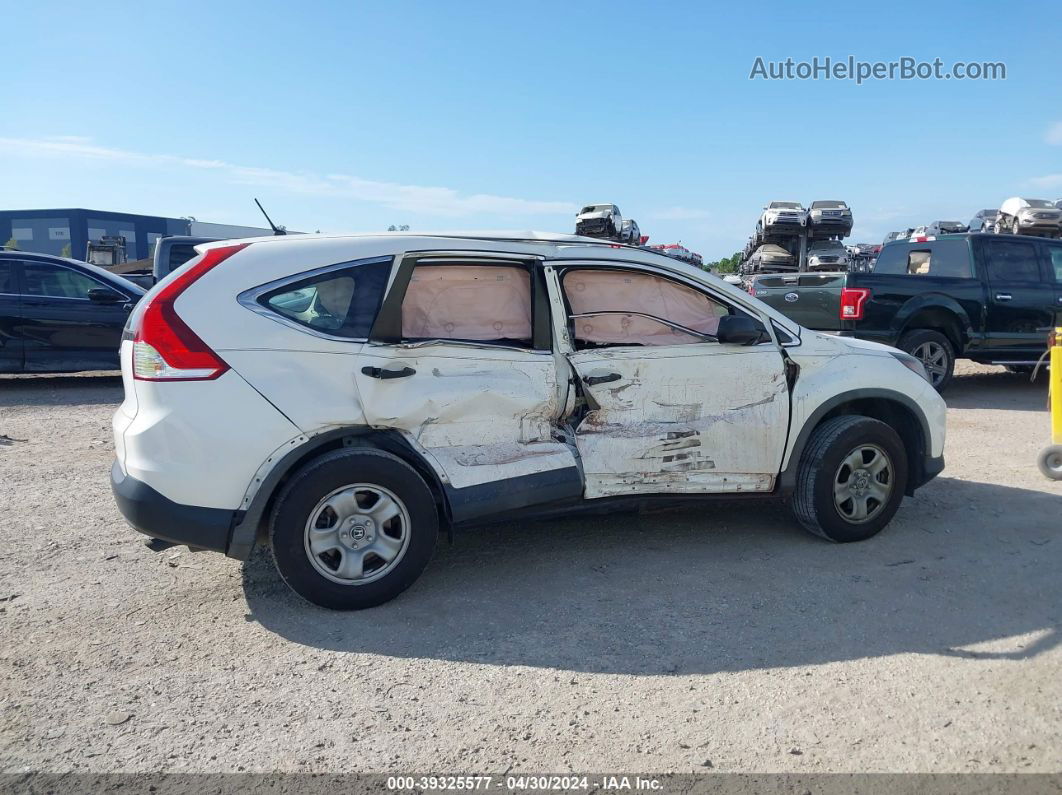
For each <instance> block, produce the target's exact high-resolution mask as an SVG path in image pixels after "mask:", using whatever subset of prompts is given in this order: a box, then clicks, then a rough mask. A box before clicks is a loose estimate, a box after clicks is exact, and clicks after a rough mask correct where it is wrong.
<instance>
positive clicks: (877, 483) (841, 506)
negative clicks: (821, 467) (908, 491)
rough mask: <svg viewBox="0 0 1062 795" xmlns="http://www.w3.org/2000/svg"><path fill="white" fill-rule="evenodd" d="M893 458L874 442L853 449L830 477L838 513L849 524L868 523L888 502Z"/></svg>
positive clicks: (891, 483) (890, 493)
mask: <svg viewBox="0 0 1062 795" xmlns="http://www.w3.org/2000/svg"><path fill="white" fill-rule="evenodd" d="M893 481H894V478H893V470H892V460H891V459H890V458H889V456H888V454H887V453H886V452H885V451H884V450H882V449H881V448H880V447H878V446H877V445H875V444H861V445H859V446H858V447H856V448H855V449H854V450H852V451H851V452H850V453H849V454H848V455H847V456H845V458H844V460H843V461H842V462H841V465H840V466H839V467H838V468H837V474H836V475H835V476H834V479H833V500H834V504H835V505H836V507H837V512H838V513H839V514H840V515H841V517H842V518H843V519H845V521H848V522H851V523H852V524H862V523H864V522H869V521H870V520H871V519H873V518H874V517H875V516H877V515H878V514H879V513H880V512H881V511H882V510H883V509H884V508H885V506H886V505H887V504H888V502H889V498H890V497H891V496H892V491H893Z"/></svg>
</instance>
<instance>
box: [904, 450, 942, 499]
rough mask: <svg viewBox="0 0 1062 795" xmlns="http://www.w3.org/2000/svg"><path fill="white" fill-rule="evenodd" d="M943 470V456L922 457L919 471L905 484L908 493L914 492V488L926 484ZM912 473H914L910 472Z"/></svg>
mask: <svg viewBox="0 0 1062 795" xmlns="http://www.w3.org/2000/svg"><path fill="white" fill-rule="evenodd" d="M943 471H944V456H938V457H937V458H933V457H931V456H928V455H927V456H926V457H925V458H923V459H922V467H921V472H918V473H917V474H916V476H915V478H914V480H913V481H912V482H911V483H910V484H909V485H908V486H907V489H908V494H911V493H913V492H914V490H915V489H920V488H922V486H924V485H926V484H927V483H928V482H929V481H931V480H932V479H933V478H935V477H936V476H937V475H939V474H940V473H941V472H943ZM912 474H914V473H912Z"/></svg>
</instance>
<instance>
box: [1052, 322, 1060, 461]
mask: <svg viewBox="0 0 1062 795" xmlns="http://www.w3.org/2000/svg"><path fill="white" fill-rule="evenodd" d="M1051 442H1052V444H1062V326H1059V327H1058V328H1056V329H1055V344H1054V345H1053V346H1051Z"/></svg>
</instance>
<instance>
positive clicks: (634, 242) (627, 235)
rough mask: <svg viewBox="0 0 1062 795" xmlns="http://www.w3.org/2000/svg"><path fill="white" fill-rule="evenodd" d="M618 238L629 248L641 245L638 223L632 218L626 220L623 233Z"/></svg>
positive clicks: (640, 231)
mask: <svg viewBox="0 0 1062 795" xmlns="http://www.w3.org/2000/svg"><path fill="white" fill-rule="evenodd" d="M620 238H621V239H622V241H623V242H624V243H626V244H627V245H629V246H640V245H641V244H642V230H641V229H639V228H638V222H637V221H635V220H634V219H633V218H628V219H627V220H626V221H624V222H623V233H622V234H621V235H620Z"/></svg>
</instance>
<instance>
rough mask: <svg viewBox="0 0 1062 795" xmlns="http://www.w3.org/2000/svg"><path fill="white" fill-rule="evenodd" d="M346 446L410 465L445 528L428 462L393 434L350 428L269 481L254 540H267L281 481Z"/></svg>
mask: <svg viewBox="0 0 1062 795" xmlns="http://www.w3.org/2000/svg"><path fill="white" fill-rule="evenodd" d="M346 447H371V448H373V449H375V450H383V451H384V452H387V453H391V454H392V455H394V456H396V457H397V458H400V459H402V461H404V462H405V463H407V464H409V465H410V466H411V467H413V469H415V470H416V471H417V474H418V475H420V476H421V477H422V478H423V479H424V482H425V483H427V484H428V489H429V490H430V491H431V496H432V497H433V498H434V500H435V505H436V508H437V509H438V511H439V526H440V527H446V528H447V530H449V527H450V509H449V503H448V502H447V500H446V497H445V495H444V493H443V488H442V483H440V482H439V476H438V475H437V474H436V473H435V471H434V470H432V468H431V467H430V466H429V465H428V463H427V462H426V461H425V460H424V459H423V458H422V457H421V456H420V455H418V454H417V453H416V451H414V450H413V449H412V448H411V447H410V446H409V444H408V443H407V442H406V441H405V439H403V438H402V437H401V436H400V435H398V434H397V433H391V432H388V431H374V430H371V429H365V430H360V429H355V428H352V429H350V431H349V432H348V433H345V434H337V435H334V436H332V437H330V438H329V439H328V440H327V441H325V442H322V443H320V444H317V445H313V446H312V447H310V449H307V450H306V451H305V452H304V453H303V454H302V455H301V456H299V457H298V458H297V459H295V460H294V461H293V462H292V463H291V465H290V466H288V467H287V469H286V471H285V472H284V474H283V475H282V476H281V477H280V479H279V480H278V481H277V482H276V483H275V484H273V487H272V491H271V492H270V494H269V498H268V500H267V501H266V504H265V508H264V509H263V510H262V515H261V521H260V523H259V526H258V536H257V543H259V544H265V543H268V538H267V536H268V528H269V516H270V515H271V514H272V513H273V506H274V504H275V503H276V500H277V497H278V496H279V495H280V493H281V492H282V491H283V489H284V486H285V484H287V482H288V481H289V480H291V479H292V478H293V477H294V476H295V475H296V474H298V473H299V472H300V471H301V470H302V469H303V468H304V467H306V466H307V465H308V464H310V463H311V462H313V461H315V460H317V459H318V458H320V457H321V456H323V455H325V454H327V453H331V452H333V451H335V450H342V449H344V448H346Z"/></svg>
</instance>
